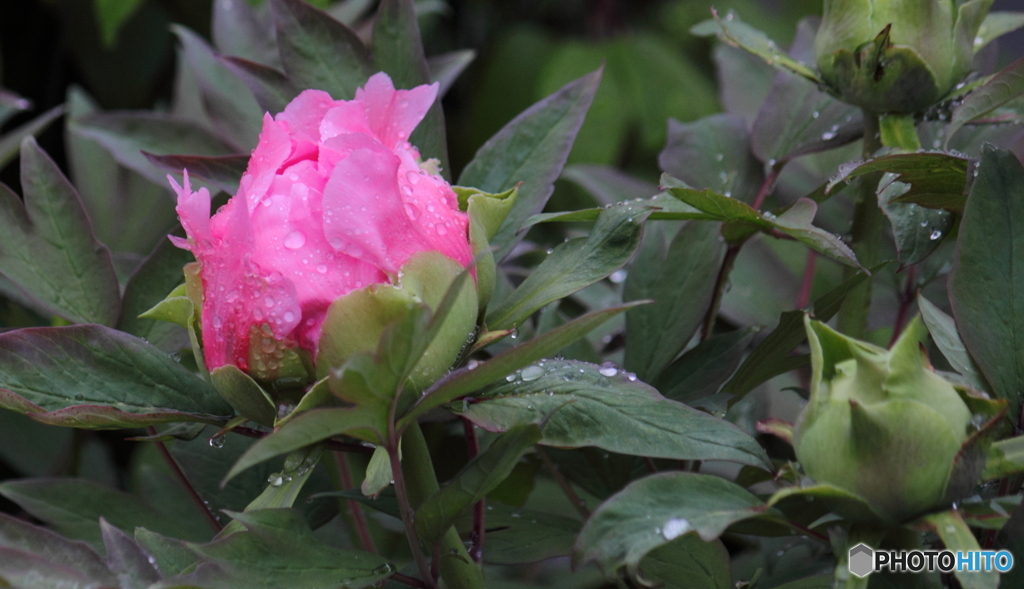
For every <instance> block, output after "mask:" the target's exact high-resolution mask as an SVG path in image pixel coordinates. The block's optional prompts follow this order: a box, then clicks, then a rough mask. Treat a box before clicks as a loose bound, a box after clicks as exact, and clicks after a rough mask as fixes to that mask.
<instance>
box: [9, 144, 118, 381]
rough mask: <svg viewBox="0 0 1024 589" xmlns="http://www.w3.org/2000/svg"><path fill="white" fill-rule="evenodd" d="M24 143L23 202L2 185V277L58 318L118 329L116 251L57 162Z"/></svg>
mask: <svg viewBox="0 0 1024 589" xmlns="http://www.w3.org/2000/svg"><path fill="white" fill-rule="evenodd" d="M21 145H22V148H21V184H22V188H23V191H24V193H25V200H24V202H22V200H21V199H20V198H18V195H16V194H14V192H12V191H11V190H10V189H9V188H7V187H6V186H4V185H2V184H0V231H2V233H3V235H4V241H3V244H2V245H0V273H3V274H4V275H5V276H6V277H7V278H10V279H11V280H12V281H13V282H14V283H16V284H17V285H18V286H19V287H21V288H22V289H23V290H24V291H25V292H26V293H27V294H28V295H29V296H30V297H31V298H32V299H34V300H36V301H38V302H39V304H40V305H41V306H43V307H44V308H45V309H47V310H48V311H50V312H52V313H54V314H57V315H59V316H61V317H64V318H65V319H68V320H71V321H74V322H77V323H101V324H103V325H114V324H115V323H116V322H117V316H118V314H119V312H120V307H121V300H120V299H121V296H120V290H119V286H118V282H117V276H116V274H115V273H114V266H113V262H112V260H111V257H110V252H109V251H108V250H107V248H106V247H105V246H104V245H103V244H101V243H100V242H99V241H97V240H96V238H95V237H94V235H93V231H92V225H91V224H90V223H89V218H88V217H87V216H86V214H85V211H84V210H83V207H82V202H81V200H80V199H79V197H78V193H77V192H76V191H75V189H74V188H73V187H72V186H71V183H70V182H68V180H67V178H65V177H64V175H63V174H62V173H61V172H60V169H59V168H58V167H57V165H56V164H55V163H54V162H53V160H51V159H50V158H49V157H48V156H47V155H46V153H45V152H44V151H43V150H42V149H40V147H39V145H38V144H36V141H35V139H33V138H32V137H26V138H25V140H24V141H23V142H22V144H21ZM0 386H2V385H0Z"/></svg>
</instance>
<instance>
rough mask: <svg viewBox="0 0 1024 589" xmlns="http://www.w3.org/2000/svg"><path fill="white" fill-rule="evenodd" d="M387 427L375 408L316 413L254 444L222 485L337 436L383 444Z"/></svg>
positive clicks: (298, 419) (303, 417) (338, 409)
mask: <svg viewBox="0 0 1024 589" xmlns="http://www.w3.org/2000/svg"><path fill="white" fill-rule="evenodd" d="M386 426H387V424H385V423H383V416H382V415H381V414H380V412H379V411H377V408H376V407H373V406H359V407H353V408H334V409H314V410H312V411H309V412H306V413H303V414H302V415H299V416H298V417H296V418H294V419H292V420H290V421H289V422H288V423H287V424H285V425H283V426H281V428H280V429H279V430H277V431H275V432H274V433H272V434H270V435H269V436H267V437H265V438H261V439H260V440H259V441H258V442H256V443H255V444H253V445H252V447H251V448H249V450H247V451H246V452H245V454H243V455H242V457H241V458H239V459H238V461H237V462H235V465H234V466H232V467H231V470H230V471H229V472H228V474H227V475H226V476H225V477H224V482H223V483H221V485H222V486H223V485H224V484H226V483H227V482H228V481H230V480H231V479H232V478H234V477H235V476H237V475H238V474H239V473H241V472H242V471H244V470H246V469H247V468H249V467H251V466H255V465H257V464H259V463H261V462H263V461H265V460H270V459H271V458H273V457H275V456H280V455H281V454H287V453H289V452H294V451H296V450H299V449H301V448H305V447H306V446H309V445H312V444H315V443H317V442H319V441H321V440H326V439H328V438H331V437H334V436H340V435H342V434H345V435H349V436H355V437H358V438H361V439H365V440H367V441H371V442H374V443H379V442H380V441H381V439H382V438H383V435H384V433H385V432H386V431H387V427H386Z"/></svg>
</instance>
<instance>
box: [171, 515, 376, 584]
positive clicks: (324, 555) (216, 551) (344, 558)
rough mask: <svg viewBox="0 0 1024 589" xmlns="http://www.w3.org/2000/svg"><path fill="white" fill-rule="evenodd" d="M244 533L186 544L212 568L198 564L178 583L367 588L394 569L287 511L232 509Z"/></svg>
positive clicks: (372, 555)
mask: <svg viewBox="0 0 1024 589" xmlns="http://www.w3.org/2000/svg"><path fill="white" fill-rule="evenodd" d="M229 515H231V517H232V518H234V519H235V520H236V521H238V522H240V523H241V524H242V525H244V526H245V528H246V531H244V532H240V533H235V534H231V535H230V536H227V537H226V538H221V539H218V540H215V541H213V542H211V543H209V544H204V545H196V544H190V545H189V548H190V549H191V550H192V551H193V552H195V553H196V554H198V555H200V556H201V557H202V558H203V560H204V561H205V562H207V563H211V564H214V565H216V566H215V567H200V568H198V569H197V570H196V571H195V572H194V573H191V574H187V575H183V576H182V577H179V579H180V580H179V581H178V582H190V583H197V584H199V585H203V586H205V584H206V583H211V582H214V583H216V582H220V583H228V585H220V584H218V585H216V586H217V587H224V586H231V587H252V588H253V589H262V588H267V589H270V588H273V587H289V589H319V588H322V587H350V588H352V589H358V588H362V587H370V586H372V585H374V584H375V583H378V582H380V581H382V580H383V579H385V578H387V577H389V576H390V575H391V574H392V573H394V572H395V570H396V569H395V567H394V565H392V564H390V563H389V562H387V561H386V560H384V559H383V558H381V557H380V556H377V555H375V554H370V553H368V552H360V551H354V550H338V549H337V548H333V547H331V546H328V545H326V544H323V543H321V542H320V541H319V540H317V539H316V538H315V537H314V536H313V533H312V531H310V529H309V526H308V525H307V524H306V522H305V521H304V520H303V519H302V516H301V515H300V514H299V513H297V512H295V511H293V510H291V509H263V510H258V511H249V512H245V513H235V512H232V513H230V514H229Z"/></svg>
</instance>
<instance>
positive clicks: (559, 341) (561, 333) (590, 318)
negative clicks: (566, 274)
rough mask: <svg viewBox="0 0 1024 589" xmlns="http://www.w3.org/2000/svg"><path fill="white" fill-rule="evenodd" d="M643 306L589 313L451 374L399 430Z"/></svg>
mask: <svg viewBox="0 0 1024 589" xmlns="http://www.w3.org/2000/svg"><path fill="white" fill-rule="evenodd" d="M643 303H644V301H639V302H637V303H634V304H628V305H620V306H617V307H611V308H609V309H604V310H601V311H594V312H593V313H588V314H586V315H583V316H582V317H578V318H576V319H574V320H572V321H570V322H568V323H566V324H565V325H562V326H560V327H557V328H555V329H552V330H551V331H549V332H547V333H545V334H543V335H540V336H538V337H535V338H534V339H532V340H530V341H528V342H526V343H524V344H522V345H519V346H517V347H515V348H512V349H511V350H508V351H506V352H502V353H501V354H498V355H497V356H495V357H493V358H491V359H490V360H487V361H486V362H481V363H479V364H476V365H473V366H472V367H470V366H466V367H464V368H461V369H459V370H456V371H454V372H451V373H449V374H448V375H447V376H445V377H444V378H442V379H441V380H439V381H437V382H436V383H434V386H432V387H430V388H429V389H427V390H426V391H424V392H423V395H422V396H421V397H420V400H419V402H418V403H417V404H416V405H415V406H414V407H413V408H412V409H410V410H409V412H408V413H406V414H405V415H404V416H403V417H402V419H401V420H400V421H399V424H398V429H399V430H402V429H404V428H405V426H406V425H407V424H409V423H411V422H412V421H413V420H415V419H416V418H418V417H419V416H421V415H423V414H424V413H426V412H427V411H430V410H431V409H433V408H435V407H440V406H441V405H444V404H445V403H450V402H451V401H453V400H455V399H457V398H458V397H462V396H464V395H468V394H470V393H472V392H474V391H476V390H478V389H481V388H483V387H485V386H487V385H489V384H491V383H493V382H495V381H497V380H499V379H501V378H502V377H504V376H505V375H507V374H509V373H511V372H513V371H515V370H517V369H519V368H522V367H523V366H526V365H528V364H531V363H533V362H536V361H537V360H540V359H541V358H544V357H547V356H551V355H553V354H555V353H557V352H558V351H559V350H561V349H562V348H564V347H565V346H567V345H569V344H571V343H573V342H574V341H576V340H578V339H580V338H581V337H583V336H584V335H586V334H588V333H590V331H592V330H593V329H595V328H596V327H597V326H599V325H601V324H602V323H604V322H605V321H608V320H609V319H611V318H612V317H614V316H616V315H618V314H619V313H622V312H623V311H626V310H627V309H630V308H632V307H634V306H635V305H637V304H643Z"/></svg>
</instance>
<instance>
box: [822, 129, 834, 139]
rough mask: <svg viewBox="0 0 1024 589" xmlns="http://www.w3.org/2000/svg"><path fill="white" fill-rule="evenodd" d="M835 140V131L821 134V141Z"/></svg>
mask: <svg viewBox="0 0 1024 589" xmlns="http://www.w3.org/2000/svg"><path fill="white" fill-rule="evenodd" d="M835 138H836V132H835V131H826V132H824V133H822V134H821V140H822V141H829V140H831V139H835Z"/></svg>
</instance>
